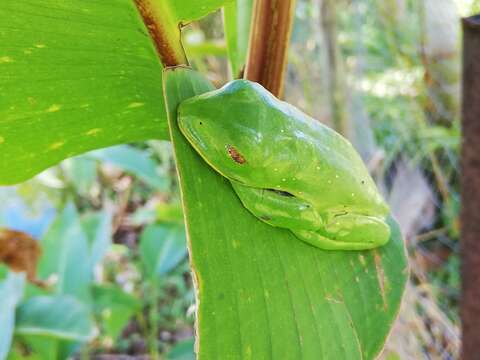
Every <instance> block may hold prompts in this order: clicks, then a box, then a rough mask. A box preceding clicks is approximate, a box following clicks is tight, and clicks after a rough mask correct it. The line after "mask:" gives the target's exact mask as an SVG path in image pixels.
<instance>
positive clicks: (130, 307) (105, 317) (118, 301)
mask: <svg viewBox="0 0 480 360" xmlns="http://www.w3.org/2000/svg"><path fill="white" fill-rule="evenodd" d="M93 299H94V306H95V313H96V314H97V317H98V318H99V319H100V324H101V325H102V327H103V332H104V333H105V335H106V336H109V337H111V338H112V339H113V340H115V339H116V338H117V337H118V336H119V335H120V333H121V331H122V330H123V328H124V327H125V326H126V325H127V323H128V321H129V320H130V318H131V317H132V316H133V315H134V314H135V313H136V312H137V311H139V310H140V309H141V303H140V301H139V300H138V299H136V298H135V297H133V296H132V295H129V294H127V293H125V292H124V291H123V290H122V289H120V288H119V287H117V286H94V287H93Z"/></svg>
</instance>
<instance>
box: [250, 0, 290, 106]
mask: <svg viewBox="0 0 480 360" xmlns="http://www.w3.org/2000/svg"><path fill="white" fill-rule="evenodd" d="M294 14H295V0H255V4H254V8H253V18H252V30H251V33H250V44H249V51H248V58H247V66H246V69H245V78H246V79H248V80H251V81H256V82H258V83H260V84H262V85H263V86H264V87H265V88H266V89H268V90H269V91H270V92H271V93H272V94H274V95H275V96H277V97H281V96H282V95H283V86H284V74H285V70H286V68H287V58H288V56H287V55H288V44H289V40H290V34H291V32H292V24H293V18H294Z"/></svg>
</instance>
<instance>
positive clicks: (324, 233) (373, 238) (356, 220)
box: [292, 213, 390, 250]
mask: <svg viewBox="0 0 480 360" xmlns="http://www.w3.org/2000/svg"><path fill="white" fill-rule="evenodd" d="M292 231H293V233H294V234H295V235H296V236H297V237H298V238H299V239H301V240H303V241H305V242H307V243H309V244H311V245H313V246H316V247H318V248H321V249H325V250H367V249H373V248H376V247H379V246H382V245H384V244H385V243H386V242H387V241H388V240H389V238H390V227H389V226H388V224H387V223H386V222H385V221H384V219H383V218H381V217H374V216H366V215H359V214H351V213H350V214H344V215H343V214H342V215H337V216H333V217H332V218H331V219H329V221H328V222H327V223H326V224H325V226H324V227H323V228H322V229H321V230H318V231H308V230H303V229H302V230H292Z"/></svg>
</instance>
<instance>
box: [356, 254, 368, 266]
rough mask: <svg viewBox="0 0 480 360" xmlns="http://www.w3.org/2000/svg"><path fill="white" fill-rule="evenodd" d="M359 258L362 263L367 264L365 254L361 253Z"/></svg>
mask: <svg viewBox="0 0 480 360" xmlns="http://www.w3.org/2000/svg"><path fill="white" fill-rule="evenodd" d="M358 259H359V260H360V263H361V264H362V265H363V266H365V265H366V264H367V262H366V261H365V256H363V255H359V256H358Z"/></svg>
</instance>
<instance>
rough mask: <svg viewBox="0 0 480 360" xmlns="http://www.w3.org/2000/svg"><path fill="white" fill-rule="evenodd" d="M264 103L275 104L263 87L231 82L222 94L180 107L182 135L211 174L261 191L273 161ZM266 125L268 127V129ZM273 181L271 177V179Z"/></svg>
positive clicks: (189, 101)
mask: <svg viewBox="0 0 480 360" xmlns="http://www.w3.org/2000/svg"><path fill="white" fill-rule="evenodd" d="M268 101H276V100H275V98H274V97H273V95H271V94H270V93H268V92H267V91H266V90H265V89H264V88H263V87H262V86H261V85H259V84H256V83H253V82H250V81H247V80H235V81H232V82H230V83H229V84H227V85H225V86H224V87H223V88H221V89H218V90H215V91H212V92H208V93H205V94H203V95H200V96H196V97H193V98H191V99H188V100H186V101H184V102H183V103H181V104H180V106H179V109H178V123H179V127H180V130H181V132H182V133H183V135H184V136H185V137H186V138H187V140H188V141H189V142H190V144H191V145H192V146H193V147H194V148H195V150H196V151H197V152H198V153H199V154H200V155H201V156H202V158H203V159H204V160H205V161H206V162H207V163H208V164H209V165H210V166H212V167H213V168H214V169H215V170H217V171H218V172H219V173H221V174H222V175H223V176H225V177H227V178H229V179H230V180H236V181H238V182H240V183H243V184H246V185H250V186H259V185H263V184H262V183H263V182H264V181H265V180H266V179H267V178H268V176H269V175H268V172H267V171H265V166H266V165H268V162H269V159H270V160H271V158H272V157H273V155H272V154H271V152H272V150H271V149H270V148H269V147H268V146H267V145H268V144H269V143H270V144H271V142H272V141H273V139H271V138H269V137H271V135H268V134H271V133H272V131H271V130H270V131H267V129H268V127H272V126H273V124H272V123H271V121H272V120H271V118H269V119H266V117H267V116H268V111H269V110H268V108H269V107H268V106H266V103H268ZM269 122H270V123H269ZM270 177H271V176H270Z"/></svg>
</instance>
